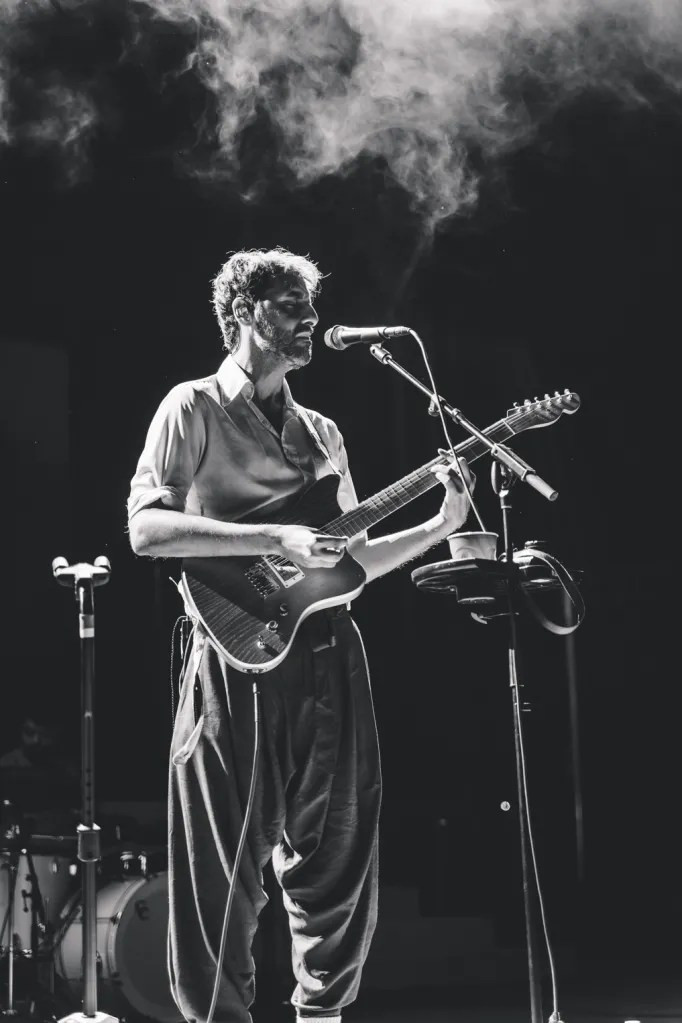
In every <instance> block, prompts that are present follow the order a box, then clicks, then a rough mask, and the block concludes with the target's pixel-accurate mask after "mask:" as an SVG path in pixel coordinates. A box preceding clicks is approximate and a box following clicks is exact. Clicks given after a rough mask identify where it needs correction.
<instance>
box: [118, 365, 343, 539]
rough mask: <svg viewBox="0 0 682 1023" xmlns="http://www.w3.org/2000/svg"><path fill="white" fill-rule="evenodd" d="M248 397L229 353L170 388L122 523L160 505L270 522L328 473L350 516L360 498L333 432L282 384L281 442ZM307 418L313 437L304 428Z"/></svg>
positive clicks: (249, 389) (248, 386) (247, 384)
mask: <svg viewBox="0 0 682 1023" xmlns="http://www.w3.org/2000/svg"><path fill="white" fill-rule="evenodd" d="M253 395H254V386H253V383H252V382H251V380H250V379H249V378H248V376H247V375H246V374H245V373H244V371H243V370H242V369H241V367H240V366H239V365H238V364H237V363H236V362H235V360H234V359H233V357H232V356H231V355H228V357H227V358H226V359H225V360H224V362H223V363H222V364H221V366H220V368H219V369H218V372H217V373H216V374H214V375H213V376H209V377H206V378H205V379H203V380H191V381H188V382H187V383H182V384H178V385H177V387H174V388H173V389H172V391H170V393H169V394H168V395H167V396H166V397H165V398H164V399H163V401H162V402H161V405H160V406H159V409H158V411H157V412H156V415H155V416H154V418H153V420H152V422H151V425H150V427H149V431H148V433H147V439H146V442H145V446H144V450H143V452H142V455H141V456H140V460H139V462H138V464H137V471H136V472H135V475H134V476H133V478H132V481H131V488H130V497H129V498H128V519H129V520H130V519H131V518H132V516H133V515H135V514H136V513H137V512H138V511H140V509H141V508H149V507H150V506H151V505H155V504H157V503H160V504H161V505H162V506H163V507H165V508H171V509H174V510H175V511H181V512H187V513H188V514H192V515H205V516H207V517H209V518H213V519H220V520H221V521H223V522H235V521H239V520H240V519H242V518H244V517H245V516H252V515H254V516H256V517H257V518H258V519H259V520H260V521H262V522H267V521H268V519H267V512H268V510H269V511H270V512H274V511H275V510H276V509H277V508H278V507H281V506H282V505H283V504H285V503H287V501H288V500H289V499H291V498H293V497H294V496H295V495H297V494H300V493H301V492H302V491H303V490H306V489H307V488H308V487H309V486H310V485H311V484H312V483H314V482H315V480H317V479H320V478H321V477H323V476H328V475H329V474H331V473H334V472H336V473H337V474H338V476H339V491H338V501H339V506H340V508H341V511H344V512H345V511H350V510H351V509H353V508H355V507H356V506H357V503H358V502H357V497H356V494H355V489H354V487H353V482H352V479H351V476H350V473H349V471H348V458H347V456H346V450H345V448H344V444H343V438H342V436H341V434H340V432H339V430H338V428H337V427H336V425H335V424H334V423H333V422H332V421H331V420H330V419H327V418H325V417H324V416H321V415H320V414H319V413H318V412H313V411H311V410H309V409H303V408H302V407H301V406H300V405H298V404H297V403H296V402H295V401H294V399H293V398H292V396H291V391H290V390H289V387H288V384H287V382H286V380H285V381H284V383H283V398H284V408H283V425H282V433H281V435H280V434H279V433H278V432H277V431H276V430H275V429H274V427H273V426H272V424H271V423H270V421H269V420H268V419H267V418H266V417H265V416H264V415H263V413H262V412H261V411H260V409H259V408H258V407H257V406H256V405H255V404H254V402H253ZM306 415H307V416H308V417H309V419H310V421H312V425H313V427H314V430H315V431H316V432H317V438H315V437H314V436H313V434H312V432H311V430H310V429H309V428H308V426H307V425H306V422H305V418H306ZM319 442H321V443H319ZM270 506H272V507H270Z"/></svg>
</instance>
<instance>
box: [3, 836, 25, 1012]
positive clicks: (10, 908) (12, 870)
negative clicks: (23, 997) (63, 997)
mask: <svg viewBox="0 0 682 1023" xmlns="http://www.w3.org/2000/svg"><path fill="white" fill-rule="evenodd" d="M20 855H21V850H20V848H19V842H18V837H17V836H15V840H13V841H12V846H11V852H10V856H9V861H8V863H7V864H6V865H5V869H6V870H7V895H8V900H7V914H6V918H5V921H4V927H6V928H7V1007H6V1008H5V1009H3V1010H2V1015H3V1016H17V1015H18V1012H17V1010H16V1008H15V1007H14V898H15V895H16V890H17V871H18V870H19V856H20ZM1 939H2V935H1V934H0V940H1Z"/></svg>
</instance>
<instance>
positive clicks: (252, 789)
mask: <svg viewBox="0 0 682 1023" xmlns="http://www.w3.org/2000/svg"><path fill="white" fill-rule="evenodd" d="M259 696H260V692H259V689H258V683H257V682H255V681H254V683H253V723H254V741H253V763H252V765H251V784H250V786H249V797H248V799H247V801H246V810H245V811H244V823H243V824H242V831H241V835H240V836H239V842H238V844H237V854H236V856H235V858H234V866H233V868H232V883H231V884H230V892H229V895H228V897H227V905H226V906H225V916H224V918H223V930H222V934H221V935H220V949H219V951H218V960H217V962H216V975H215V981H214V983H213V996H212V998H211V1007H210V1009H209V1010H208V1016H207V1017H206V1023H212V1021H213V1014H214V1012H215V1008H216V1003H217V1001H218V989H219V988H220V980H221V977H222V973H223V963H224V961H225V949H226V948H227V929H228V926H229V923H230V913H231V912H232V902H233V900H234V893H235V890H236V887H237V877H238V874H239V864H240V863H241V858H242V853H243V852H244V845H245V844H246V833H247V831H248V827H249V821H250V820H251V813H252V811H253V803H254V798H255V795H256V779H257V777H258V757H259V753H260V708H259V706H258V699H259Z"/></svg>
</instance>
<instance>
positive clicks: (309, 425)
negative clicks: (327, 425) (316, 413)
mask: <svg viewBox="0 0 682 1023" xmlns="http://www.w3.org/2000/svg"><path fill="white" fill-rule="evenodd" d="M296 411H297V412H298V414H299V417H300V419H301V420H302V421H303V425H304V426H305V427H306V429H307V431H308V433H309V434H310V436H311V437H312V439H313V443H314V444H315V447H316V448H317V449H318V451H319V452H320V453H321V454H322V456H323V457H324V460H325V461H326V462H327V464H328V465H329V466H331V469H332V472H334V473H336V475H337V476H343V473H342V472H341V470H340V469H339V468H337V466H335V465H334V463H333V461H332V458H331V455H330V454H329V451H328V449H327V445H326V444H325V443H324V441H323V440H322V438H321V437H320V435H319V433H318V431H317V427H316V426H315V424H314V423H313V421H312V419H311V418H310V415H309V413H308V412H307V410H306V409H304V408H303V406H302V405H296Z"/></svg>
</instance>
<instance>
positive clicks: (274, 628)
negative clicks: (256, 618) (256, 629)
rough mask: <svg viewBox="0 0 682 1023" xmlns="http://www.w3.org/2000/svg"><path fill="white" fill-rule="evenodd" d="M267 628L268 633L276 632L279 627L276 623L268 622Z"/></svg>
mask: <svg viewBox="0 0 682 1023" xmlns="http://www.w3.org/2000/svg"><path fill="white" fill-rule="evenodd" d="M268 628H269V630H270V632H277V629H278V628H279V626H278V624H277V622H268Z"/></svg>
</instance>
